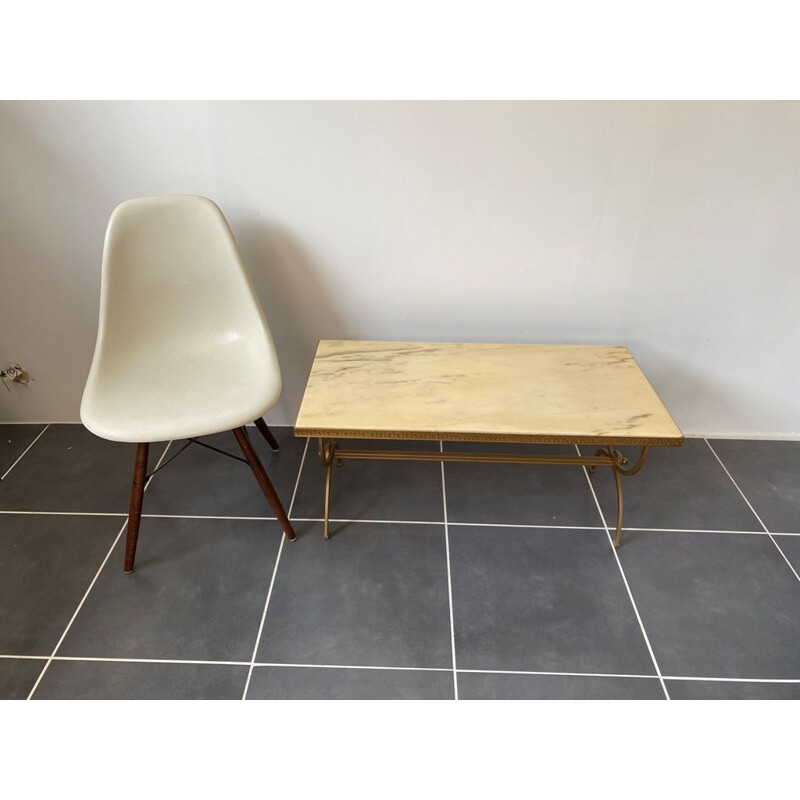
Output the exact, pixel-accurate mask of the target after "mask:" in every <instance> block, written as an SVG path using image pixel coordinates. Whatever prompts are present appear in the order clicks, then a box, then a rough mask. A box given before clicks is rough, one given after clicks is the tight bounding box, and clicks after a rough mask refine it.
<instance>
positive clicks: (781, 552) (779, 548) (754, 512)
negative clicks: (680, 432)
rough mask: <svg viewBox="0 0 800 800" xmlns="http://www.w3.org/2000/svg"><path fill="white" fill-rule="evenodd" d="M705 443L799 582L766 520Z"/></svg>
mask: <svg viewBox="0 0 800 800" xmlns="http://www.w3.org/2000/svg"><path fill="white" fill-rule="evenodd" d="M704 441H705V443H706V444H707V445H708V449H709V450H710V451H711V452H712V453H713V454H714V458H716V459H717V461H719V465H720V466H721V467H722V469H724V470H725V474H726V475H727V476H728V477H729V478H730V479H731V483H733V485H734V486H735V487H736V490H737V491H738V492H739V494H740V495H741V496H742V500H744V501H745V503H747V505H748V507H749V508H750V510H751V511H752V512H753V514H754V516H755V518H756V519H757V520H758V522H759V524H760V525H761V527H762V528H763V529H764V532H765V533H766V534H767V536H769V538H770V539H771V540H772V544H774V545H775V547H777V548H778V552H779V553H780V554H781V555H782V556H783V560H784V561H785V562H786V563H787V564H788V565H789V569H790V570H791V571H792V574H793V575H794V576H795V578H797V580H798V581H800V575H798V574H797V570H796V569H795V568H794V567H793V566H792V562H791V561H789V559H788V558H786V553H784V552H783V550H781V546H780V545H779V544H778V542H777V541H775V537H774V536H773V535H772V534H771V533H770V532H769V530H768V529H767V526H766V525H765V524H764V520H762V519H761V517H759V516H758V513H757V512H756V510H755V509H754V508H753V506H752V504H751V503H750V501H749V500H748V499H747V498H746V497H745V494H744V492H743V491H742V490H741V488H740V487H739V484H738V483H736V481H735V480H734V478H733V475H731V473H730V472H728V468H727V467H726V466H725V465H724V464H723V463H722V459H721V458H720V457H719V456H718V455H717V451H716V450H715V449H714V448H713V447H712V446H711V442H709V441H708V439H705V440H704Z"/></svg>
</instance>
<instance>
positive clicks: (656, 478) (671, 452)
mask: <svg viewBox="0 0 800 800" xmlns="http://www.w3.org/2000/svg"><path fill="white" fill-rule="evenodd" d="M620 450H621V451H622V453H623V454H624V455H626V456H627V457H628V458H630V459H631V461H633V460H635V459H636V457H637V456H638V453H639V448H630V447H621V448H620ZM581 452H582V453H583V454H591V453H593V452H594V448H591V447H588V448H587V447H581ZM592 484H593V486H594V487H595V491H596V492H597V496H598V498H599V500H600V504H601V506H602V508H603V513H604V514H605V518H606V522H607V523H608V525H609V526H614V525H616V520H617V499H616V498H617V496H616V491H615V489H614V478H613V476H612V475H611V471H610V470H609V469H608V468H606V467H602V468H599V469H598V470H597V471H596V472H595V474H594V475H593V476H592ZM622 490H623V493H624V497H623V499H624V504H625V505H624V511H625V514H624V519H623V526H624V527H626V528H628V527H630V528H683V529H685V530H718V531H727V530H732V531H759V530H761V526H760V525H759V524H758V520H757V519H756V518H755V515H754V514H753V512H752V511H751V510H750V509H749V508H748V507H747V503H745V502H744V500H743V499H742V496H741V495H740V494H739V492H738V491H737V490H736V487H735V486H734V485H733V482H732V481H731V479H730V478H729V477H728V476H727V475H726V474H725V470H724V469H722V467H721V466H720V465H719V462H718V461H717V459H716V458H714V454H713V453H712V452H711V450H709V449H708V445H707V444H706V443H705V441H703V440H702V439H686V441H685V442H684V444H683V446H682V447H653V448H651V449H650V451H649V453H648V455H647V460H646V461H645V463H644V466H643V467H642V470H641V472H638V473H637V474H636V475H631V476H629V477H624V476H623V477H622Z"/></svg>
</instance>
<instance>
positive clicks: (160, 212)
mask: <svg viewBox="0 0 800 800" xmlns="http://www.w3.org/2000/svg"><path fill="white" fill-rule="evenodd" d="M280 391H281V373H280V367H279V365H278V357H277V355H276V353H275V347H274V345H273V343H272V336H271V334H270V331H269V327H268V325H267V321H266V319H265V318H264V312H263V311H262V309H261V304H260V303H259V301H258V297H257V296H256V294H255V292H254V290H253V287H252V285H251V283H250V279H249V277H248V275H247V272H246V270H245V268H244V266H243V264H242V261H241V258H240V257H239V252H238V250H237V249H236V243H235V242H234V239H233V234H232V233H231V230H230V228H229V227H228V223H227V222H226V220H225V217H224V216H223V215H222V212H221V211H220V210H219V208H217V206H216V205H215V204H214V203H212V202H211V200H208V199H207V198H205V197H191V196H182V195H176V196H168V197H142V198H138V199H135V200H127V201H126V202H124V203H122V204H121V205H120V206H118V207H117V208H116V209H115V210H114V213H113V214H112V215H111V219H110V220H109V223H108V230H107V231H106V240H105V247H104V250H103V271H102V287H101V293H100V325H99V329H98V332H97V345H96V347H95V351H94V360H93V361H92V367H91V370H90V372H89V378H88V380H87V382H86V388H85V389H84V392H83V400H82V402H81V420H82V422H83V424H84V425H85V426H86V427H87V428H88V429H89V430H90V431H91V432H92V433H94V434H96V435H97V436H101V437H102V438H104V439H111V440H112V441H115V442H136V443H137V444H138V448H137V452H136V462H135V468H134V476H133V490H132V492H131V504H130V513H129V515H128V534H127V542H126V547H125V571H126V572H132V571H133V564H134V559H135V556H136V540H137V537H138V533H139V523H140V521H141V514H142V496H143V492H144V486H145V483H146V482H147V479H148V478H149V476H148V475H147V474H146V473H147V456H148V447H149V443H150V442H156V441H165V440H168V439H172V440H175V439H189V442H193V441H196V440H197V437H199V436H206V435H208V434H212V433H219V432H221V431H228V430H232V431H233V433H234V435H235V436H236V439H237V441H238V442H239V446H240V447H241V449H242V452H243V453H244V456H245V459H244V460H246V461H247V463H248V464H249V465H250V468H251V469H252V470H253V473H254V474H255V477H256V479H257V481H258V483H259V486H260V487H261V489H262V491H263V492H264V494H265V495H266V498H267V500H268V501H269V504H270V506H272V510H273V512H274V513H275V516H276V517H277V518H278V522H279V523H280V525H281V527H282V528H283V530H284V532H285V533H286V535H287V536H288V538H289V539H294V538H295V534H294V531H293V530H292V526H291V523H290V522H289V519H288V517H287V516H286V512H285V511H284V510H283V506H282V505H281V501H280V499H279V498H278V495H277V493H276V492H275V489H274V488H273V486H272V483H271V482H270V480H269V477H268V476H267V473H266V471H265V470H264V467H263V466H262V464H261V462H260V460H259V458H258V455H257V454H256V452H255V450H254V449H253V446H252V444H251V443H250V440H249V438H248V435H247V432H246V430H245V427H244V426H245V425H246V424H248V423H250V422H253V421H255V423H256V425H257V426H258V428H259V430H260V431H261V433H262V434H263V435H264V437H265V438H266V439H267V441H268V442H269V444H270V447H272V449H273V450H276V451H277V449H278V443H277V441H276V440H275V438H274V436H273V435H272V433H271V432H270V430H269V428H268V427H267V425H266V423H265V422H264V420H263V419H262V416H263V415H264V414H265V413H266V412H267V411H268V410H269V409H270V408H271V407H272V406H273V405H274V404H275V402H276V401H277V399H278V396H279V395H280ZM198 444H203V443H202V442H198ZM185 446H188V443H187V445H185ZM207 446H208V445H207Z"/></svg>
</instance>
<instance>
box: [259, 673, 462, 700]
mask: <svg viewBox="0 0 800 800" xmlns="http://www.w3.org/2000/svg"><path fill="white" fill-rule="evenodd" d="M247 699H248V700H452V699H453V674H452V673H451V672H423V671H419V672H418V671H415V670H397V669H391V670H390V669H317V668H313V667H312V668H308V667H301V668H295V667H256V668H255V669H254V670H253V675H252V677H251V679H250V686H249V687H248V690H247Z"/></svg>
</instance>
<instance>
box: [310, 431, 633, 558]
mask: <svg viewBox="0 0 800 800" xmlns="http://www.w3.org/2000/svg"><path fill="white" fill-rule="evenodd" d="M647 450H648V448H647V447H642V450H641V452H640V453H639V457H638V458H637V459H636V461H635V462H634V464H633V466H631V467H628V466H627V465H628V463H629V462H628V459H627V458H625V457H624V456H623V455H622V453H620V452H619V450H617V449H616V448H615V447H614V446H613V445H610V444H608V445H605V446H603V447H601V448H600V449H599V450H597V451H596V452H595V454H594V455H593V456H581V455H575V456H567V455H560V454H556V453H552V454H549V453H548V454H542V455H538V454H534V453H458V452H449V453H444V452H436V451H426V450H347V449H342V448H340V447H339V446H338V442H336V440H331V441H328V442H325V440H324V439H322V438H320V439H319V448H318V451H317V452H318V454H319V457H320V460H321V461H322V463H323V465H324V467H325V470H326V473H325V525H324V528H323V532H322V535H323V536H324V537H325V538H326V539H330V528H329V519H330V500H331V473H332V470H333V462H334V461H336V463H337V464H338V465H339V466H341V465H342V462H344V461H345V460H346V459H361V460H376V461H439V462H445V461H461V462H474V463H486V464H556V465H562V466H579V467H587V468H588V470H589V472H590V473H593V472H594V471H595V468H597V467H611V470H612V472H613V474H614V483H615V485H616V489H617V527H616V535H615V536H614V547H619V546H620V543H621V538H622V481H621V479H620V477H621V476H623V475H635V474H636V473H637V472H638V471H639V470H640V469H641V468H642V465H643V464H644V460H645V458H646V457H647Z"/></svg>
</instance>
